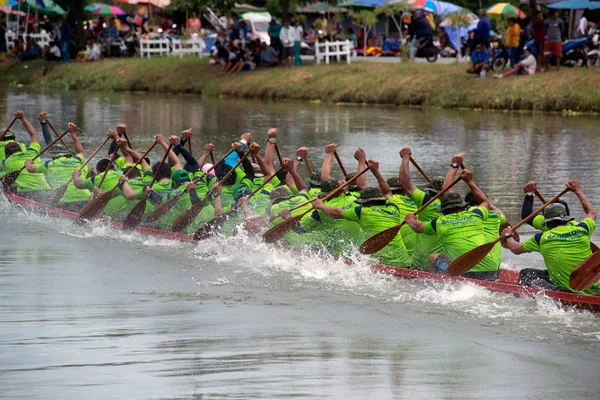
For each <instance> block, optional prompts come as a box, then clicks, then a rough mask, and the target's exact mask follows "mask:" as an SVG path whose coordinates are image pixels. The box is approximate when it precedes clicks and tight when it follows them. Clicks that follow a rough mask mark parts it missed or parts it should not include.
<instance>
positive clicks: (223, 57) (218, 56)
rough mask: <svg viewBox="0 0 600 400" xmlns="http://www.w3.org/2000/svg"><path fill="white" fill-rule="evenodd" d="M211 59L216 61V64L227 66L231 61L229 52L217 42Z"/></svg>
mask: <svg viewBox="0 0 600 400" xmlns="http://www.w3.org/2000/svg"><path fill="white" fill-rule="evenodd" d="M211 58H212V59H213V60H214V61H215V64H225V63H227V62H228V61H229V50H227V49H226V48H225V46H223V44H222V43H221V42H220V41H219V40H217V41H216V42H215V52H214V54H213V55H211Z"/></svg>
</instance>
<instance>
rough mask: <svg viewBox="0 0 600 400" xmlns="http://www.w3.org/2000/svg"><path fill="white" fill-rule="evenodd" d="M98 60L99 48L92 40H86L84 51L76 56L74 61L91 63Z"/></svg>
mask: <svg viewBox="0 0 600 400" xmlns="http://www.w3.org/2000/svg"><path fill="white" fill-rule="evenodd" d="M99 59H100V46H98V44H97V43H95V42H94V41H93V40H92V39H88V41H87V44H86V46H85V49H84V50H82V51H80V52H79V53H78V54H77V59H76V61H78V62H92V61H98V60H99Z"/></svg>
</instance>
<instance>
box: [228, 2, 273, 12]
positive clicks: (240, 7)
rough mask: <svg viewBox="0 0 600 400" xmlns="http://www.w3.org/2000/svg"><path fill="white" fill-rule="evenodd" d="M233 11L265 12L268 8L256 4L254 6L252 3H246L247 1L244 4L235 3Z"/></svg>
mask: <svg viewBox="0 0 600 400" xmlns="http://www.w3.org/2000/svg"><path fill="white" fill-rule="evenodd" d="M231 11H233V12H236V13H247V12H264V11H267V9H266V8H264V7H256V6H253V5H250V4H245V3H244V4H240V3H234V5H233V8H232V9H231Z"/></svg>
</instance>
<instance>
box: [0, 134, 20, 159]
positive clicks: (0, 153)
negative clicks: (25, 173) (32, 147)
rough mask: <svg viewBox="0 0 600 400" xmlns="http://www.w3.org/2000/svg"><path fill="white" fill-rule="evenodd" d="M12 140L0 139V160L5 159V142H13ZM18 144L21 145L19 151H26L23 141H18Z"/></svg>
mask: <svg viewBox="0 0 600 400" xmlns="http://www.w3.org/2000/svg"><path fill="white" fill-rule="evenodd" d="M13 142H14V140H12V139H11V140H0V161H2V160H5V159H6V153H5V152H4V148H5V147H6V145H7V144H9V143H13ZM19 146H21V151H27V145H26V144H25V143H19Z"/></svg>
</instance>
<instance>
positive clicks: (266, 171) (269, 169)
mask: <svg viewBox="0 0 600 400" xmlns="http://www.w3.org/2000/svg"><path fill="white" fill-rule="evenodd" d="M250 151H251V152H252V154H254V158H256V163H257V164H258V166H259V167H260V170H261V172H262V173H263V175H264V179H265V181H266V180H269V179H270V178H271V176H273V174H275V169H274V168H273V166H272V165H271V166H269V165H267V163H266V162H265V160H264V158H262V156H261V155H260V144H258V143H256V142H254V143H252V144H251V145H250Z"/></svg>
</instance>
